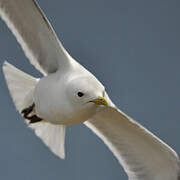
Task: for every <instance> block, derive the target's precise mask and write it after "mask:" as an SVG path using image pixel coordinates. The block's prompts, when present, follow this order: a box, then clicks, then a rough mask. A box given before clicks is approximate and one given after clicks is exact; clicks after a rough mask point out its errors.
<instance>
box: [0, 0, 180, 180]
mask: <svg viewBox="0 0 180 180" xmlns="http://www.w3.org/2000/svg"><path fill="white" fill-rule="evenodd" d="M38 2H39V3H40V6H41V8H42V9H43V10H44V12H45V14H46V16H47V17H48V19H49V20H50V22H51V23H52V25H53V27H54V29H55V31H56V33H57V35H58V37H59V38H60V40H61V41H62V43H63V45H64V46H65V48H66V49H67V50H68V51H69V52H70V54H71V55H72V56H73V57H74V58H75V59H76V60H78V62H80V63H81V64H82V65H84V66H85V67H86V68H87V69H88V70H90V71H91V72H93V73H94V74H95V76H97V77H98V79H99V80H100V81H101V82H102V83H103V84H104V85H105V86H106V89H107V91H108V93H109V95H110V97H111V98H112V100H113V101H114V103H115V104H116V105H117V106H118V107H119V108H120V109H121V110H123V111H124V112H125V113H127V114H128V115H130V116H131V117H133V118H134V119H136V120H137V121H138V122H140V123H141V124H142V125H144V126H145V127H146V128H148V129H149V130H151V131H152V132H153V133H154V134H156V135H157V136H158V137H160V138H161V139H162V140H163V141H165V142H166V143H167V144H169V145H170V146H171V147H172V148H174V149H175V150H176V151H177V153H180V138H179V137H180V1H178V0H172V1H169V0H158V1H157V0H151V1H144V0H136V1H134V0H53V1H50V0H39V1H38ZM5 59H7V60H8V61H9V62H10V63H12V64H14V65H16V67H18V68H20V69H22V70H23V71H25V72H28V73H30V74H31V75H34V76H36V77H39V76H40V74H39V73H38V72H37V71H36V69H35V68H34V67H33V66H32V65H30V64H29V62H28V60H27V59H26V57H25V56H24V54H23V51H22V50H21V48H20V46H19V45H18V43H17V42H16V40H15V38H14V36H13V35H12V34H11V32H10V31H9V30H8V28H7V27H6V25H5V24H4V22H2V21H1V20H0V65H2V63H3V61H4V60H5ZM0 82H1V83H0V99H1V100H0V122H1V124H0V179H2V180H11V179H13V180H32V179H33V180H50V179H52V180H110V179H111V180H127V176H126V174H125V173H124V171H123V169H122V168H121V166H120V165H119V163H118V161H117V160H116V159H115V158H114V156H113V155H112V154H111V152H110V151H109V150H108V148H107V147H106V146H105V145H104V144H103V143H102V141H101V140H100V139H99V138H98V137H96V136H95V135H94V134H93V133H92V132H91V131H90V130H89V129H88V128H86V127H85V126H84V125H82V124H81V125H76V126H73V127H68V129H67V136H66V160H60V159H59V158H57V157H56V156H54V155H53V154H52V153H51V152H50V151H49V150H48V148H46V147H45V145H44V144H43V143H42V142H41V141H40V140H39V139H38V138H37V137H36V136H35V135H34V134H33V132H32V131H31V130H30V129H28V128H27V127H26V125H25V124H24V122H23V118H22V117H21V116H20V115H19V114H18V113H17V112H16V110H15V107H14V105H13V103H12V100H11V98H10V96H9V93H8V90H7V86H6V84H5V81H4V77H3V74H2V70H1V71H0ZM149 156H151V155H149ZM152 158H153V157H152Z"/></svg>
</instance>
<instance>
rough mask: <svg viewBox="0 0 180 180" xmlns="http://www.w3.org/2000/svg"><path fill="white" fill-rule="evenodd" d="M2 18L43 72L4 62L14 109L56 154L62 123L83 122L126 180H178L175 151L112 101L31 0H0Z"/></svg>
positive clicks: (179, 166)
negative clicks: (36, 74)
mask: <svg viewBox="0 0 180 180" xmlns="http://www.w3.org/2000/svg"><path fill="white" fill-rule="evenodd" d="M0 16H1V18H2V19H3V20H4V21H5V22H6V24H7V26H8V27H9V28H10V30H11V31H12V33H13V34H14V36H15V37H16V39H17V41H18V42H19V43H20V45H21V47H22V49H23V51H24V53H25V55H26V56H27V57H28V59H29V61H30V63H31V64H32V65H34V66H35V67H36V68H37V70H39V71H40V72H41V73H42V74H43V75H44V76H43V78H41V79H38V78H34V77H32V76H30V75H28V74H26V73H24V72H22V71H21V70H19V69H17V68H15V67H14V66H12V65H11V64H9V63H8V62H5V63H4V64H3V72H4V76H5V79H6V82H7V86H8V88H9V91H10V94H11V96H12V99H13V101H14V103H15V106H16V108H17V110H18V111H19V113H20V114H21V115H22V116H23V117H24V119H25V122H26V123H27V125H28V126H29V127H30V128H32V129H33V130H34V132H35V134H36V135H37V136H38V137H39V138H40V139H41V140H42V141H43V142H44V143H45V144H46V145H47V146H48V147H49V149H50V150H51V151H52V152H53V153H54V154H56V155H57V156H59V157H60V158H65V149H64V143H65V130H66V126H67V125H74V124H78V123H84V124H85V125H86V126H87V127H88V128H90V129H91V130H92V131H93V132H94V133H95V134H96V135H97V136H98V137H99V138H101V139H102V140H103V141H104V143H105V144H106V145H107V146H108V148H109V149H110V150H111V151H112V153H113V154H114V155H115V157H116V158H117V159H118V161H119V162H120V164H121V165H122V167H123V168H124V170H125V172H126V173H127V175H128V178H129V180H180V163H179V158H178V155H177V154H176V152H175V151H174V150H173V149H172V148H170V147H169V146H168V145H167V144H165V143H164V142H163V141H161V140H160V139H159V138H158V137H156V136H155V135H153V134H152V133H151V132H149V131H148V130H147V129H146V128H144V127H143V126H141V125H140V124H138V123H137V122H136V121H134V120H133V119H131V118H130V117H129V116H127V115H126V114H125V113H123V112H122V111H121V110H119V109H118V108H117V107H116V106H115V105H114V104H113V102H112V101H111V100H110V98H109V97H108V94H107V93H106V90H105V87H104V86H103V85H102V84H101V82H99V81H98V80H97V78H96V77H95V76H94V75H92V74H91V73H90V72H89V71H88V70H86V69H85V68H84V67H83V66H81V65H80V64H79V63H78V62H77V61H75V60H74V59H73V58H72V57H71V56H70V55H69V54H68V52H67V51H66V50H65V48H64V47H63V46H62V44H61V42H60V41H59V39H58V38H57V36H56V34H55V32H54V30H53V28H52V26H51V25H50V23H49V22H48V20H47V18H46V17H45V15H44V14H43V12H42V10H41V9H40V7H39V5H38V4H37V2H36V1H35V0H0Z"/></svg>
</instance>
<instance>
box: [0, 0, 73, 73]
mask: <svg viewBox="0 0 180 180" xmlns="http://www.w3.org/2000/svg"><path fill="white" fill-rule="evenodd" d="M0 16H1V17H2V19H3V20H4V21H5V22H6V24H7V25H8V27H9V28H10V30H11V31H12V32H13V34H14V35H15V37H16V39H17V41H18V42H19V43H20V45H21V47H22V49H23V50H24V52H25V54H26V56H27V57H28V58H29V60H30V62H31V63H32V64H33V65H34V66H35V67H36V68H37V69H38V70H39V71H41V72H42V73H43V74H48V73H53V72H55V71H56V70H57V69H58V68H59V67H61V68H62V69H63V68H64V67H65V66H66V65H68V63H69V61H70V59H71V57H70V56H69V54H68V53H67V51H66V50H65V49H64V47H63V46H62V44H61V43H60V41H59V40H58V38H57V36H56V34H55V32H54V30H53V28H52V27H51V25H50V23H49V22H48V20H47V18H46V17H45V15H44V14H43V12H42V11H41V9H40V7H39V6H38V4H37V3H36V1H35V0H0Z"/></svg>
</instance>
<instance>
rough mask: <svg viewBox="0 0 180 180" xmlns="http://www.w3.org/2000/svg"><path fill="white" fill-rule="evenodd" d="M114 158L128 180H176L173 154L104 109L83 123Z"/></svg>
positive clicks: (115, 112) (176, 161)
mask: <svg viewBox="0 0 180 180" xmlns="http://www.w3.org/2000/svg"><path fill="white" fill-rule="evenodd" d="M85 124H86V126H88V127H89V128H90V129H91V130H92V131H93V132H94V133H95V134H97V135H98V136H99V137H100V138H101V139H102V140H103V141H104V143H105V144H106V145H107V146H108V147H109V149H110V150H111V151H112V152H113V154H114V155H115V156H116V157H117V159H118V160H119V162H120V163H121V165H122V166H123V168H124V170H125V171H126V173H127V174H128V177H129V180H177V179H178V174H179V159H178V156H177V154H176V152H175V151H174V150H173V149H171V148H170V147H169V146H168V145H167V144H165V143H164V142H162V141H161V140H160V139H159V138H157V137H156V136H155V135H153V134H152V133H151V132H149V131H148V130H147V129H145V128H144V127H142V126H141V125H140V124H138V123H137V122H135V121H134V120H132V119H131V118H129V117H128V116H127V115H125V114H124V113H122V112H121V111H120V110H118V109H116V108H111V107H107V108H105V109H104V110H102V111H100V112H99V113H97V114H96V115H95V116H94V117H93V118H92V119H90V120H89V121H87V122H85Z"/></svg>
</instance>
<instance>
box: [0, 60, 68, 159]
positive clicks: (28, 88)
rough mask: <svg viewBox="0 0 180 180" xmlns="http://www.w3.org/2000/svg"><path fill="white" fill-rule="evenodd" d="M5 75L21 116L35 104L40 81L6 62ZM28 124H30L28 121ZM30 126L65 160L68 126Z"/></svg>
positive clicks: (45, 124) (41, 123) (43, 122)
mask: <svg viewBox="0 0 180 180" xmlns="http://www.w3.org/2000/svg"><path fill="white" fill-rule="evenodd" d="M3 73H4V76H5V80H6V83H7V86H8V89H9V92H10V94H11V97H12V99H13V102H14V104H15V106H16V109H17V110H18V111H19V113H20V114H21V112H22V110H23V109H25V108H27V107H30V106H31V105H32V104H33V93H34V88H35V86H36V84H37V82H38V79H36V78H34V77H32V76H30V75H28V74H26V73H24V72H22V71H20V70H19V69H17V68H16V67H14V66H13V65H11V64H9V63H8V62H6V61H5V62H4V64H3ZM26 122H27V123H28V120H26ZM28 126H29V127H30V128H32V129H33V130H34V132H35V134H36V135H37V136H38V137H39V138H40V139H41V140H42V141H43V142H44V143H45V144H46V145H47V146H48V147H49V148H50V150H51V151H52V152H53V153H54V154H56V155H57V156H59V157H60V158H62V159H64V158H65V148H64V144H65V143H64V142H65V129H66V126H64V125H55V124H51V123H49V122H47V121H41V122H37V123H32V124H28Z"/></svg>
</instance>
